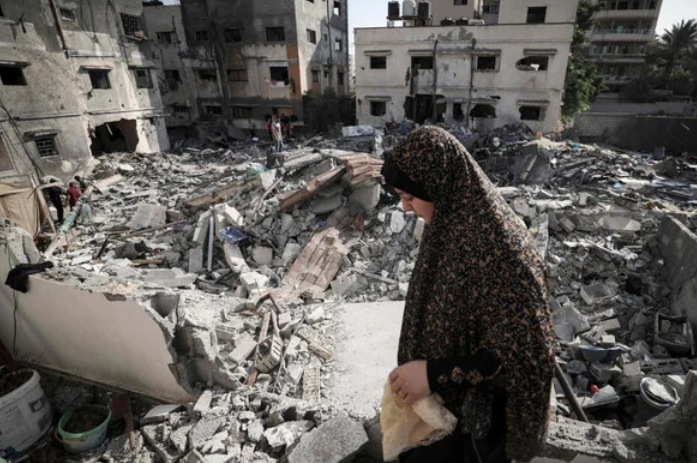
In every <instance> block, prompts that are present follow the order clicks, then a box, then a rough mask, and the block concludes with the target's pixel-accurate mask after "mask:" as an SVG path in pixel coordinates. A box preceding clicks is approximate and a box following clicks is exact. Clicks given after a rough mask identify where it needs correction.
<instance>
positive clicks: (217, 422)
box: [189, 416, 227, 449]
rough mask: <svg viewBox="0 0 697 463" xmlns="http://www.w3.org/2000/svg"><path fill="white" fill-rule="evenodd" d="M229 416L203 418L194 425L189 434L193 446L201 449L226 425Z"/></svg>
mask: <svg viewBox="0 0 697 463" xmlns="http://www.w3.org/2000/svg"><path fill="white" fill-rule="evenodd" d="M226 421H227V418H226V417H224V416H219V417H211V418H206V417H204V418H202V419H201V420H200V421H199V422H198V423H196V424H195V425H194V428H193V429H192V430H191V433H190V434H189V441H190V442H191V448H194V449H201V448H202V447H203V446H204V445H205V444H206V442H207V441H208V440H209V439H210V438H211V437H213V436H214V435H215V434H216V433H217V432H218V430H219V429H220V428H221V427H223V426H224V425H225V423H226Z"/></svg>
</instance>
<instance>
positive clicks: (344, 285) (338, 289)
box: [331, 273, 358, 296]
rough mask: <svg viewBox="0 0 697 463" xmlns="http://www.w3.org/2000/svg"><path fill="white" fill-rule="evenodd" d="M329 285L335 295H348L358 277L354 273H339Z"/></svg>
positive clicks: (353, 288)
mask: <svg viewBox="0 0 697 463" xmlns="http://www.w3.org/2000/svg"><path fill="white" fill-rule="evenodd" d="M331 286H332V293H333V294H334V295H335V296H348V295H349V294H351V292H352V291H354V290H355V289H356V287H357V286H358V277H357V276H356V274H354V273H347V274H344V275H339V276H338V277H336V278H335V279H334V281H332V283H331Z"/></svg>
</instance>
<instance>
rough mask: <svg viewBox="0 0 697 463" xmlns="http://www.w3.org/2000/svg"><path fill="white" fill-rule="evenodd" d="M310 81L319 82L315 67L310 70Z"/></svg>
mask: <svg viewBox="0 0 697 463" xmlns="http://www.w3.org/2000/svg"><path fill="white" fill-rule="evenodd" d="M312 82H314V83H318V82H319V71H318V70H317V69H313V70H312Z"/></svg>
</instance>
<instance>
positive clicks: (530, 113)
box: [520, 106, 542, 121]
mask: <svg viewBox="0 0 697 463" xmlns="http://www.w3.org/2000/svg"><path fill="white" fill-rule="evenodd" d="M541 119H542V108H541V107H540V106H521V107H520V120H521V121H539V120H541Z"/></svg>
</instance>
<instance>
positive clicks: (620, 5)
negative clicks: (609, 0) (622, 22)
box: [617, 2, 629, 10]
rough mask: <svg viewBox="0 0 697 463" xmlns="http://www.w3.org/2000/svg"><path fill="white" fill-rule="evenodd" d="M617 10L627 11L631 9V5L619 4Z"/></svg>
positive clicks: (626, 3)
mask: <svg viewBox="0 0 697 463" xmlns="http://www.w3.org/2000/svg"><path fill="white" fill-rule="evenodd" d="M617 9H618V10H627V9H629V3H628V2H618V3H617Z"/></svg>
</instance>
